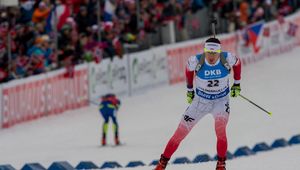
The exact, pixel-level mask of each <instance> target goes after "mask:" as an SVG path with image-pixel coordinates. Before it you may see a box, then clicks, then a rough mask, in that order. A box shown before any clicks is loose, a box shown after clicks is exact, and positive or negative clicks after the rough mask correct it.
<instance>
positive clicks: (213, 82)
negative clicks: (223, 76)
mask: <svg viewBox="0 0 300 170" xmlns="http://www.w3.org/2000/svg"><path fill="white" fill-rule="evenodd" d="M218 86H219V80H209V81H208V84H207V87H218Z"/></svg>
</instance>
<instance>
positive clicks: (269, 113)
mask: <svg viewBox="0 0 300 170" xmlns="http://www.w3.org/2000/svg"><path fill="white" fill-rule="evenodd" d="M239 96H240V97H241V98H243V99H245V100H247V101H248V102H249V103H251V104H253V105H254V106H256V107H258V108H260V109H261V110H262V111H264V112H266V113H267V114H268V115H270V116H271V115H272V112H269V111H267V110H266V109H264V108H262V107H260V106H258V105H257V104H255V103H254V102H253V101H251V100H250V99H248V98H246V97H245V96H243V95H241V94H240V95H239Z"/></svg>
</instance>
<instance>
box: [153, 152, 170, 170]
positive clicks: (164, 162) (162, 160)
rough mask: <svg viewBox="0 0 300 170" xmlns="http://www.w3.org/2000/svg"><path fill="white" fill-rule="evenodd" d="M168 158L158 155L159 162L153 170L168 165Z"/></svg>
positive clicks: (164, 167) (162, 169) (163, 169)
mask: <svg viewBox="0 0 300 170" xmlns="http://www.w3.org/2000/svg"><path fill="white" fill-rule="evenodd" d="M169 160H170V158H166V157H164V156H163V155H161V156H160V159H159V162H158V164H157V165H156V167H155V169H154V170H165V169H166V167H167V165H168V161H169Z"/></svg>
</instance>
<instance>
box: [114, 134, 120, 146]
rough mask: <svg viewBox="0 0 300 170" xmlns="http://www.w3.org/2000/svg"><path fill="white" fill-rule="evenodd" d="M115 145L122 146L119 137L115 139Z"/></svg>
mask: <svg viewBox="0 0 300 170" xmlns="http://www.w3.org/2000/svg"><path fill="white" fill-rule="evenodd" d="M115 144H116V145H120V144H121V143H120V140H119V137H118V136H116V137H115Z"/></svg>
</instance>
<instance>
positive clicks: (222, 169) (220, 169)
mask: <svg viewBox="0 0 300 170" xmlns="http://www.w3.org/2000/svg"><path fill="white" fill-rule="evenodd" d="M225 161H226V157H225V158H221V157H218V162H217V166H216V170H226V162H225Z"/></svg>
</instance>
